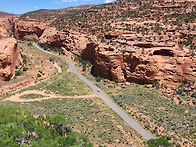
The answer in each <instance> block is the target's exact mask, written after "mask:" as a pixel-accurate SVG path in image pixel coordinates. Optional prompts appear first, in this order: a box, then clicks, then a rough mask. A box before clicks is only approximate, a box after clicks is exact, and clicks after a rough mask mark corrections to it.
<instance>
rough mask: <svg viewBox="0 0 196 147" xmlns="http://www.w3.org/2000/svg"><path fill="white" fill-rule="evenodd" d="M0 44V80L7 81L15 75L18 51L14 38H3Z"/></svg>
mask: <svg viewBox="0 0 196 147" xmlns="http://www.w3.org/2000/svg"><path fill="white" fill-rule="evenodd" d="M0 44H1V46H0V81H8V80H10V79H11V78H12V77H14V75H15V67H16V64H17V63H19V61H20V53H19V50H18V48H17V42H16V39H15V38H3V39H1V40H0Z"/></svg>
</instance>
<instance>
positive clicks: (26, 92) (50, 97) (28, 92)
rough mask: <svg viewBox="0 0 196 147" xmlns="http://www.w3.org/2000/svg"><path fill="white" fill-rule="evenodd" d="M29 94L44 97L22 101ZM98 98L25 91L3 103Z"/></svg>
mask: <svg viewBox="0 0 196 147" xmlns="http://www.w3.org/2000/svg"><path fill="white" fill-rule="evenodd" d="M28 94H40V95H43V96H44V97H42V98H35V99H22V98H21V96H24V95H28ZM94 97H97V96H96V95H95V94H92V95H82V96H60V95H54V94H47V93H45V92H44V91H38V90H28V91H24V92H22V93H18V94H15V95H13V96H11V97H9V98H6V99H4V100H2V102H3V101H13V102H33V101H41V100H48V99H54V98H61V99H67V98H94Z"/></svg>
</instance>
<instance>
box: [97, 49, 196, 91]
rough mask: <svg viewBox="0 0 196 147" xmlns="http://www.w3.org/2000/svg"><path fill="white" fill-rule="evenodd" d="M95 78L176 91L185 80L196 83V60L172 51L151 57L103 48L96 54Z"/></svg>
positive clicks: (163, 50) (158, 52)
mask: <svg viewBox="0 0 196 147" xmlns="http://www.w3.org/2000/svg"><path fill="white" fill-rule="evenodd" d="M180 54H181V53H180ZM183 55H185V53H184V54H183ZM93 74H94V75H96V76H100V77H103V78H107V79H110V80H117V81H119V82H124V81H129V82H135V83H139V84H150V83H152V82H159V83H160V84H163V85H167V86H168V87H171V88H175V87H177V86H178V85H181V84H182V82H183V80H185V79H187V80H189V81H195V79H196V59H195V58H191V57H185V56H180V55H178V54H177V52H176V50H175V49H173V50H172V48H171V49H157V50H154V55H151V56H146V55H141V54H128V53H126V54H122V53H114V52H111V51H108V50H103V48H101V49H100V48H99V49H97V50H96V51H95V58H94V68H93Z"/></svg>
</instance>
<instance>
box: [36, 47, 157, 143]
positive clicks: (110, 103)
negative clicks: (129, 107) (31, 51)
mask: <svg viewBox="0 0 196 147" xmlns="http://www.w3.org/2000/svg"><path fill="white" fill-rule="evenodd" d="M33 45H34V46H35V47H37V48H38V49H39V50H41V51H43V52H45V53H48V54H50V55H53V56H56V57H58V58H61V59H63V60H65V61H67V62H68V63H69V72H72V73H73V74H75V75H76V76H78V78H80V79H81V80H82V81H83V82H85V83H86V84H87V85H88V86H89V87H90V88H91V89H92V90H93V91H94V93H95V94H97V95H98V96H99V97H100V98H101V99H102V100H103V101H104V102H105V103H106V104H107V105H108V106H109V107H110V108H111V109H112V110H113V111H115V112H116V113H117V114H118V115H119V116H120V117H121V118H122V119H123V120H124V121H125V122H126V123H127V124H128V125H129V126H130V127H132V128H133V129H134V130H135V131H137V132H138V133H139V134H140V135H141V136H142V137H143V138H144V139H145V140H149V139H155V137H154V136H153V135H152V134H150V133H149V132H148V131H146V130H145V129H143V128H142V127H141V126H140V125H139V124H138V123H137V122H136V121H135V120H134V119H133V118H131V117H130V116H129V115H128V114H127V113H126V112H125V111H123V110H122V109H121V108H120V107H119V106H118V105H116V104H115V103H114V102H113V101H112V100H111V99H110V98H109V97H108V96H107V95H106V94H105V93H104V92H103V91H100V92H98V91H97V89H98V87H97V86H95V85H94V84H93V83H91V82H90V81H89V80H88V79H86V78H85V77H84V76H82V75H81V74H80V73H79V72H78V71H77V70H76V69H75V67H74V64H73V63H72V62H71V61H70V60H69V59H66V58H65V57H62V56H59V55H56V54H53V53H51V52H48V51H45V50H43V49H42V48H41V47H40V46H38V45H37V44H35V43H33Z"/></svg>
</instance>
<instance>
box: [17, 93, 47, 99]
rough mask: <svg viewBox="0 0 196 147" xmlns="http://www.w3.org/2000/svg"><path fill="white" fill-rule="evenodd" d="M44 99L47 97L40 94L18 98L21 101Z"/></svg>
mask: <svg viewBox="0 0 196 147" xmlns="http://www.w3.org/2000/svg"><path fill="white" fill-rule="evenodd" d="M44 97H47V96H43V95H41V94H25V95H22V96H20V98H22V99H39V98H44Z"/></svg>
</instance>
